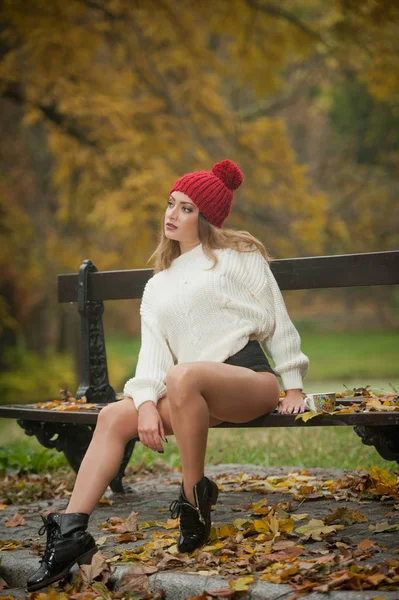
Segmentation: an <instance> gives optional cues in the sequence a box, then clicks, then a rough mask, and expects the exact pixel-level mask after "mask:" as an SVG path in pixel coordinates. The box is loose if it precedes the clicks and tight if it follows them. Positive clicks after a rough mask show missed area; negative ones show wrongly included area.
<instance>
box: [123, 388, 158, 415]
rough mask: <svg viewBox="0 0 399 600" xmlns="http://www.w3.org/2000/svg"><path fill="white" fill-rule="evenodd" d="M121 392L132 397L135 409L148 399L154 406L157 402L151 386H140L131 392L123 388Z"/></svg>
mask: <svg viewBox="0 0 399 600" xmlns="http://www.w3.org/2000/svg"><path fill="white" fill-rule="evenodd" d="M123 393H124V395H125V396H129V398H132V400H133V402H134V405H135V407H136V408H137V410H138V409H139V407H140V406H141V405H142V404H144V402H148V400H151V402H153V403H154V404H155V406H156V405H157V404H158V398H157V393H156V391H155V390H154V388H152V387H145V388H140V389H139V390H135V391H134V392H133V393H131V392H129V391H128V390H126V388H125V390H124V391H123Z"/></svg>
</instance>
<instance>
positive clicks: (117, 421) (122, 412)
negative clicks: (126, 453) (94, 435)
mask: <svg viewBox="0 0 399 600" xmlns="http://www.w3.org/2000/svg"><path fill="white" fill-rule="evenodd" d="M95 431H97V432H107V433H111V434H114V435H117V436H118V437H121V438H122V439H126V441H128V440H129V439H131V438H132V437H136V436H137V409H136V407H135V406H134V403H133V400H132V399H131V398H123V400H118V401H117V402H112V403H110V404H107V406H104V408H103V409H102V410H101V411H100V413H99V415H98V419H97V425H96V429H95Z"/></svg>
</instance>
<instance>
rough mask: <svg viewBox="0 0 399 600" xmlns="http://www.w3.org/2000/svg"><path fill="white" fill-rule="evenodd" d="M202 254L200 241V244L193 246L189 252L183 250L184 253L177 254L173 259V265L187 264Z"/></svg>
mask: <svg viewBox="0 0 399 600" xmlns="http://www.w3.org/2000/svg"><path fill="white" fill-rule="evenodd" d="M202 254H203V250H202V243H200V244H197V245H196V246H194V248H191V250H188V251H187V252H183V254H180V256H177V257H176V258H175V259H173V262H172V264H173V265H183V264H187V263H188V262H190V261H193V260H195V259H196V258H197V257H198V256H201V255H202Z"/></svg>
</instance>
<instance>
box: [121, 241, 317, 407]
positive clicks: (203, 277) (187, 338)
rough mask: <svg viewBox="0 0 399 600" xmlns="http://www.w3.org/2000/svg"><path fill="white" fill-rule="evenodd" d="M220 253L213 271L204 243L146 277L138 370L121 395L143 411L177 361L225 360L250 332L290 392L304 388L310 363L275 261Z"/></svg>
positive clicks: (258, 255) (252, 254)
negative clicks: (274, 268)
mask: <svg viewBox="0 0 399 600" xmlns="http://www.w3.org/2000/svg"><path fill="white" fill-rule="evenodd" d="M215 253H216V255H217V257H218V259H219V262H218V264H217V265H216V267H215V268H214V269H213V270H211V271H206V270H205V269H207V268H209V267H211V266H212V263H213V261H212V260H211V259H209V258H208V257H207V256H206V255H205V253H204V251H203V246H202V244H199V245H197V246H195V247H194V248H192V249H191V250H189V251H188V252H185V253H183V254H181V255H180V256H178V257H177V258H175V259H174V261H173V262H172V264H171V265H170V267H169V268H168V269H165V270H163V271H160V272H159V273H156V274H155V275H154V276H153V277H151V279H149V280H148V282H147V284H146V286H145V289H144V292H143V296H142V300H141V305H140V315H141V348H140V352H139V356H138V362H137V368H136V373H135V377H133V378H132V379H129V380H128V381H127V382H126V384H125V387H124V390H123V393H124V395H125V396H128V397H131V398H133V401H134V403H135V406H136V407H137V408H138V407H139V406H140V405H141V404H142V403H143V402H146V401H147V400H152V402H154V403H155V404H157V402H158V400H159V398H161V397H162V396H163V395H165V393H166V385H165V380H166V375H167V373H168V371H169V369H171V367H172V366H173V365H174V364H175V362H177V363H178V364H181V363H186V362H197V361H204V360H208V361H215V362H223V361H224V360H226V359H227V358H228V357H229V356H232V355H233V354H235V353H236V352H238V351H239V350H241V349H242V348H243V347H244V346H245V345H246V344H247V342H248V338H249V336H250V335H251V334H252V333H255V334H256V335H257V338H258V340H259V342H260V344H261V346H262V348H263V350H264V351H265V352H266V354H268V355H269V356H271V357H272V358H273V360H274V363H275V366H274V367H273V369H274V371H275V372H276V373H277V375H279V376H280V377H281V380H282V384H283V388H284V390H287V389H292V388H300V389H302V388H303V384H302V378H303V377H304V376H305V375H306V373H307V371H308V366H309V359H308V357H307V356H306V355H305V354H303V353H302V352H301V348H300V346H301V338H300V336H299V334H298V331H297V330H296V328H295V326H294V325H293V323H292V321H291V320H290V317H289V315H288V313H287V309H286V306H285V302H284V299H283V296H282V294H281V291H280V288H279V287H278V284H277V282H276V280H275V278H274V275H273V273H272V271H271V269H270V267H269V264H268V263H267V261H266V260H265V259H264V257H263V256H262V254H261V253H260V252H259V251H258V250H256V251H254V252H239V251H237V250H233V249H231V248H223V249H216V250H215Z"/></svg>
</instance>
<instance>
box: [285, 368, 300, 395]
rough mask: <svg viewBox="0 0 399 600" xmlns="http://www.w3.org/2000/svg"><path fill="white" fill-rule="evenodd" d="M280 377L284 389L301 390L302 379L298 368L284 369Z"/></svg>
mask: <svg viewBox="0 0 399 600" xmlns="http://www.w3.org/2000/svg"><path fill="white" fill-rule="evenodd" d="M280 377H281V381H282V383H283V389H284V391H286V390H292V389H301V390H303V380H302V373H301V370H300V369H291V371H286V372H285V373H283V374H282V375H280Z"/></svg>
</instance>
